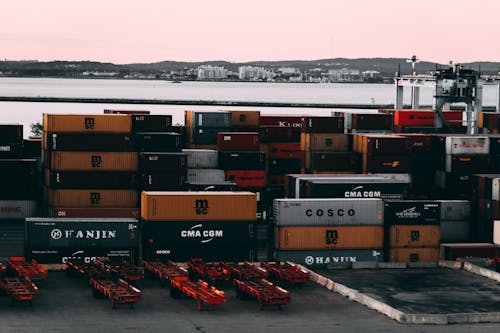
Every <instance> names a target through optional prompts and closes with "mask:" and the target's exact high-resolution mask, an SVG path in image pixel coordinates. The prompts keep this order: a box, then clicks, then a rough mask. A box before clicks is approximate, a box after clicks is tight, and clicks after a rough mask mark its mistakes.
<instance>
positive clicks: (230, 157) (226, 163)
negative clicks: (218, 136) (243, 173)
mask: <svg viewBox="0 0 500 333" xmlns="http://www.w3.org/2000/svg"><path fill="white" fill-rule="evenodd" d="M219 167H220V168H221V169H224V170H265V169H266V153H264V152H261V151H249V152H228V151H224V152H222V151H221V152H219Z"/></svg>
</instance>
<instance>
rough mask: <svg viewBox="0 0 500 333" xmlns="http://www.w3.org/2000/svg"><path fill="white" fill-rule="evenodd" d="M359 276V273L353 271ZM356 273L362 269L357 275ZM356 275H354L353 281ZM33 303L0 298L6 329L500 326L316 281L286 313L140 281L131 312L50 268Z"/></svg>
mask: <svg viewBox="0 0 500 333" xmlns="http://www.w3.org/2000/svg"><path fill="white" fill-rule="evenodd" d="M348 272H351V273H355V272H354V271H352V270H348V271H345V272H344V273H343V274H344V277H346V276H347V273H348ZM355 274H356V273H355ZM353 280H355V278H353ZM40 287H41V292H42V293H41V295H40V297H39V298H38V299H36V300H35V302H34V304H33V307H31V308H30V307H28V306H11V305H10V302H9V300H8V299H6V298H0V331H1V332H2V333H3V332H69V331H71V332H75V333H76V332H92V331H94V332H156V333H157V332H217V333H223V332H232V333H234V332H238V333H244V332H252V333H255V332H287V333H288V332H302V333H304V332H329V333H331V332H342V331H346V330H348V332H349V333H356V332H363V333H366V332H450V333H451V332H453V333H460V332H464V333H465V332H483V331H488V332H494V331H499V330H500V324H476V325H449V326H421V325H418V326H416V325H401V324H398V323H396V322H395V321H393V320H391V319H388V318H386V317H385V316H383V315H381V314H379V313H378V312H376V311H373V310H370V309H368V308H365V307H364V306H362V305H360V304H357V303H353V302H351V301H349V300H348V299H346V298H344V297H342V296H340V295H338V294H335V293H331V292H329V291H327V290H326V289H323V288H321V287H319V286H317V285H314V284H312V283H310V284H308V285H306V286H304V287H303V288H301V289H293V290H292V303H291V304H289V305H288V306H285V307H284V308H283V309H282V310H281V311H279V310H277V309H273V308H270V309H265V310H264V311H260V310H259V307H258V304H257V302H256V301H252V300H249V301H240V300H238V299H236V296H235V293H234V291H233V290H232V289H231V288H224V289H225V290H226V291H227V303H225V304H222V305H221V306H219V307H218V308H217V310H215V311H206V312H199V311H197V309H196V305H195V302H194V301H193V300H191V299H181V300H177V299H172V298H170V296H169V293H168V289H164V288H161V287H160V284H159V282H157V281H156V280H153V279H149V278H148V279H146V280H144V281H143V282H142V283H141V289H142V290H143V299H142V300H141V302H140V303H138V304H137V305H136V307H135V308H134V309H133V310H131V309H129V308H128V307H123V308H118V309H116V310H112V309H111V303H110V302H109V301H108V300H98V299H94V298H93V297H92V292H91V289H90V288H88V287H87V286H86V284H85V282H84V281H82V280H80V279H70V278H67V277H66V276H65V274H64V273H60V272H59V273H55V272H51V273H50V274H49V278H48V280H46V281H44V282H42V283H41V284H40Z"/></svg>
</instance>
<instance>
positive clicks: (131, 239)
mask: <svg viewBox="0 0 500 333" xmlns="http://www.w3.org/2000/svg"><path fill="white" fill-rule="evenodd" d="M140 227H141V224H140V222H139V221H138V220H137V219H107V218H27V219H26V232H25V239H26V247H27V248H38V249H42V248H44V249H57V248H82V249H85V248H130V249H132V248H138V247H139V244H140V239H141V228H140Z"/></svg>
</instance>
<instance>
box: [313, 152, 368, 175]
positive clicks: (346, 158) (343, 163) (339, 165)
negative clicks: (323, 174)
mask: <svg viewBox="0 0 500 333" xmlns="http://www.w3.org/2000/svg"><path fill="white" fill-rule="evenodd" d="M310 154H311V170H314V171H347V172H359V169H360V164H361V163H360V162H361V158H360V155H359V154H356V153H352V152H311V153H310Z"/></svg>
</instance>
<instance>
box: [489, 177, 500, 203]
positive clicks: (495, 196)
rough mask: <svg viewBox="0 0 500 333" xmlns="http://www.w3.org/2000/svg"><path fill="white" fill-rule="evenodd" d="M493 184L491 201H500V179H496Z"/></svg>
mask: <svg viewBox="0 0 500 333" xmlns="http://www.w3.org/2000/svg"><path fill="white" fill-rule="evenodd" d="M491 183H492V185H491V187H492V188H491V199H492V200H495V201H500V178H494V179H493V180H492V181H491Z"/></svg>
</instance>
